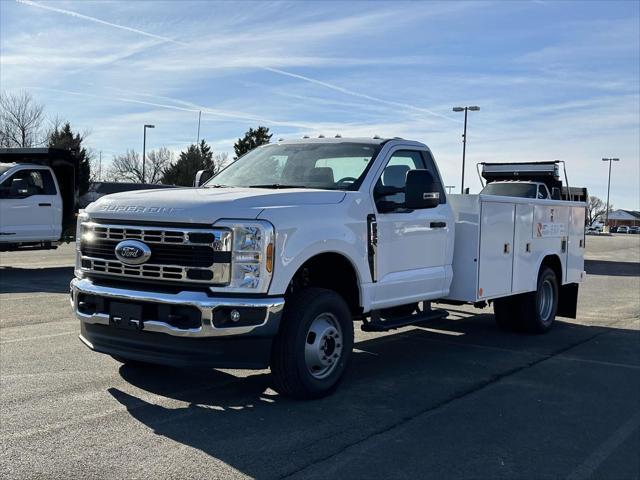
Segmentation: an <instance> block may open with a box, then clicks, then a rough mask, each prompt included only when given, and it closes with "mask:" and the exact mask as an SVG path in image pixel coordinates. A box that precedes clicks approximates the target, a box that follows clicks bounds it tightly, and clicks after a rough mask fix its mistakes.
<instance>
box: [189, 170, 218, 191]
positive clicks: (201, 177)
mask: <svg viewBox="0 0 640 480" xmlns="http://www.w3.org/2000/svg"><path fill="white" fill-rule="evenodd" d="M211 177H213V172H212V171H211V170H198V173H196V178H195V180H194V181H193V186H194V187H200V186H202V185H204V184H205V183H206V182H207V181H208V180H209V179H210V178H211Z"/></svg>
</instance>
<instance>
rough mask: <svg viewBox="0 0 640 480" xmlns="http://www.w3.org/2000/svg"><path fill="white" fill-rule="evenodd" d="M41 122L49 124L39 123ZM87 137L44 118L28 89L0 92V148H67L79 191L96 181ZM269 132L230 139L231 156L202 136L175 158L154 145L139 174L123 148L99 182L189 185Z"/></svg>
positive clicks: (134, 156)
mask: <svg viewBox="0 0 640 480" xmlns="http://www.w3.org/2000/svg"><path fill="white" fill-rule="evenodd" d="M47 121H48V123H49V124H50V125H49V128H46V126H45V124H46V122H47ZM88 135H89V132H83V133H78V132H74V131H73V129H72V127H71V124H70V122H68V121H64V120H61V119H59V118H57V117H56V118H55V119H53V120H48V119H47V117H46V116H45V114H44V105H42V104H40V103H38V102H37V101H36V100H35V99H34V98H33V97H32V96H31V94H29V93H28V92H24V91H23V92H19V93H15V94H12V93H4V92H3V93H0V148H30V147H49V148H61V149H65V150H71V151H73V152H74V154H75V156H76V157H77V158H78V160H79V173H78V177H79V190H80V195H82V194H83V193H85V192H86V191H87V190H88V189H89V184H90V183H91V182H92V181H96V180H98V178H96V172H97V170H98V168H96V165H95V160H96V159H95V153H94V152H93V151H92V150H90V149H87V148H86V142H85V140H86V138H87V136H88ZM271 136H272V134H271V133H269V129H268V128H267V127H262V126H258V127H257V128H255V129H253V128H250V129H249V130H248V131H247V132H246V133H245V134H244V136H242V137H241V138H238V140H237V141H236V142H235V143H234V146H233V149H234V152H235V157H234V158H233V160H231V159H230V158H229V155H228V154H227V153H214V151H213V149H212V148H211V146H210V145H209V144H208V143H207V142H206V140H204V139H203V140H201V141H200V142H199V143H197V144H195V143H194V144H191V145H189V146H188V147H187V148H186V149H185V150H183V151H181V152H180V153H179V154H178V156H177V158H175V156H174V154H173V152H172V151H171V150H169V149H168V148H166V147H160V148H158V149H156V150H151V151H150V152H148V153H147V155H146V161H145V175H144V177H145V178H143V175H142V158H141V155H140V154H139V153H138V152H136V151H135V150H133V149H128V150H127V151H126V152H125V153H124V154H121V155H114V157H113V160H112V162H111V166H110V167H109V168H108V169H107V171H106V175H105V176H104V177H105V178H104V180H108V181H115V182H134V183H161V184H165V185H181V186H191V185H193V179H194V178H195V175H196V173H197V172H198V170H210V171H212V172H213V173H214V174H215V173H218V172H219V171H220V170H222V169H223V168H224V167H225V166H227V165H228V164H229V163H230V162H231V161H235V160H237V159H238V158H239V157H241V156H242V155H244V154H245V153H247V152H248V151H250V150H252V149H254V148H256V147H257V146H260V145H263V144H265V143H269V142H270V140H271ZM101 173H102V172H100V174H101ZM100 176H101V177H102V175H100ZM100 180H103V178H100Z"/></svg>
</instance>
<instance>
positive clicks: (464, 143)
mask: <svg viewBox="0 0 640 480" xmlns="http://www.w3.org/2000/svg"><path fill="white" fill-rule="evenodd" d="M478 110H480V107H477V106H475V105H474V106H471V107H453V111H454V112H464V133H463V134H462V186H461V187H460V193H464V161H465V154H466V151H467V112H468V111H472V112H477V111H478Z"/></svg>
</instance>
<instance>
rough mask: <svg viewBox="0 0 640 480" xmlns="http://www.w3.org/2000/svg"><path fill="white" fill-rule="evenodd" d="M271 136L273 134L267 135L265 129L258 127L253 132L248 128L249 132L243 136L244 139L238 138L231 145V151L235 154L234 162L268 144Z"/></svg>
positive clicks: (267, 130)
mask: <svg viewBox="0 0 640 480" xmlns="http://www.w3.org/2000/svg"><path fill="white" fill-rule="evenodd" d="M272 136H273V134H271V133H269V129H268V128H267V127H258V128H256V129H255V130H254V129H253V128H250V129H249V131H248V132H246V133H245V134H244V137H242V138H239V139H238V141H237V142H236V143H234V144H233V149H234V150H235V152H236V156H235V158H234V160H237V159H238V158H240V157H241V156H242V155H244V154H245V153H247V152H249V151H251V150H253V149H254V148H256V147H259V146H260V145H264V144H265V143H269V141H270V140H271V137H272Z"/></svg>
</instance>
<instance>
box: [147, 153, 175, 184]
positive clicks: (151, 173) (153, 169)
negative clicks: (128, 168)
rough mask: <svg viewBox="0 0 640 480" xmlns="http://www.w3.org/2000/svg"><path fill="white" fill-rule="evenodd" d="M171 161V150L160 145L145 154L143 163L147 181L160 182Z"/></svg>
mask: <svg viewBox="0 0 640 480" xmlns="http://www.w3.org/2000/svg"><path fill="white" fill-rule="evenodd" d="M172 163H173V152H172V151H171V150H169V149H168V148H166V147H160V148H159V149H158V150H151V151H150V152H149V153H148V154H147V163H146V165H145V170H146V172H145V174H146V176H147V183H160V180H161V179H162V175H163V173H164V171H165V169H166V168H168V167H169V166H170V165H171V164H172Z"/></svg>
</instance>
